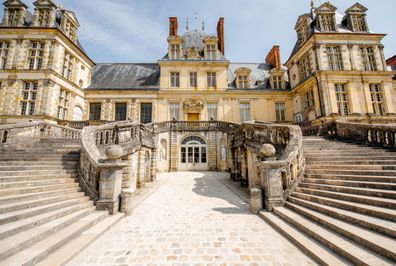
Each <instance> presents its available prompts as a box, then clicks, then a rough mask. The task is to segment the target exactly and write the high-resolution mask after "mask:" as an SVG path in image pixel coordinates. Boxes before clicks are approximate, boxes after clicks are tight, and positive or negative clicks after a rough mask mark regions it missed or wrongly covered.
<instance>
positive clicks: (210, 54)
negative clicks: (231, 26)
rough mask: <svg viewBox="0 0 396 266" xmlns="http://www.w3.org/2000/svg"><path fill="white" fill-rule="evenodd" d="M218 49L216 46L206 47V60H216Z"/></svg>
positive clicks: (209, 45)
mask: <svg viewBox="0 0 396 266" xmlns="http://www.w3.org/2000/svg"><path fill="white" fill-rule="evenodd" d="M216 53H217V47H216V45H215V44H207V45H206V59H207V60H216Z"/></svg>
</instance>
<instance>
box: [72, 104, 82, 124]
mask: <svg viewBox="0 0 396 266" xmlns="http://www.w3.org/2000/svg"><path fill="white" fill-rule="evenodd" d="M82 119H83V110H82V108H81V107H79V106H76V107H74V110H73V121H82Z"/></svg>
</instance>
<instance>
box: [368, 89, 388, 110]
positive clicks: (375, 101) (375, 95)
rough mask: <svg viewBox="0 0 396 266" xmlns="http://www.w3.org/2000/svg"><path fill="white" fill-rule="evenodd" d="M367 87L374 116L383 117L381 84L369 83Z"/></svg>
mask: <svg viewBox="0 0 396 266" xmlns="http://www.w3.org/2000/svg"><path fill="white" fill-rule="evenodd" d="M369 87H370V96H371V104H372V106H373V112H374V114H376V115H380V116H383V115H385V105H384V96H383V91H382V86H381V84H380V83H371V84H370V85H369Z"/></svg>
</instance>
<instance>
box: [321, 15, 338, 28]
mask: <svg viewBox="0 0 396 266" xmlns="http://www.w3.org/2000/svg"><path fill="white" fill-rule="evenodd" d="M320 24H321V28H322V31H335V25H334V16H333V15H320Z"/></svg>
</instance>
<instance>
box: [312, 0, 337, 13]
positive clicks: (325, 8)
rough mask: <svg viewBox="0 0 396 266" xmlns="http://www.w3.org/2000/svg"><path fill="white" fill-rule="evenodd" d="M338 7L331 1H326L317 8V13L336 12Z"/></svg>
mask: <svg viewBox="0 0 396 266" xmlns="http://www.w3.org/2000/svg"><path fill="white" fill-rule="evenodd" d="M336 10H337V8H336V7H335V6H333V5H332V4H330V2H326V3H324V4H322V5H321V6H319V7H318V8H316V9H315V14H318V13H334V12H336Z"/></svg>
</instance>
